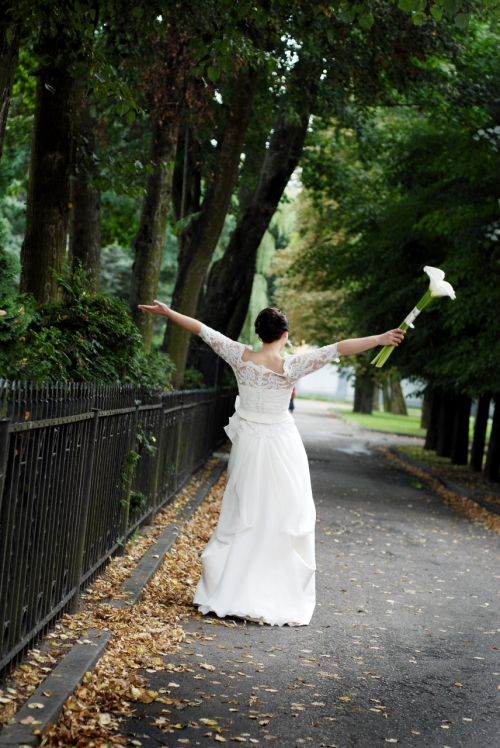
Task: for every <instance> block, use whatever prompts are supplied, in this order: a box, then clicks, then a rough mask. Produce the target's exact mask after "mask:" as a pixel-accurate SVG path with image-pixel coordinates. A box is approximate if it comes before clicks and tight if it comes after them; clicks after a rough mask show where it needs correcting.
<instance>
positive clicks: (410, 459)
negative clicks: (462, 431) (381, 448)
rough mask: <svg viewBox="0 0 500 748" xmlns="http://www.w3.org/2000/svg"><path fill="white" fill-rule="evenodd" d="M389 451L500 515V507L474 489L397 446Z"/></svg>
mask: <svg viewBox="0 0 500 748" xmlns="http://www.w3.org/2000/svg"><path fill="white" fill-rule="evenodd" d="M389 451H390V452H391V453H392V454H393V455H395V456H396V457H397V458H398V459H399V460H402V461H403V462H406V463H408V465H412V466H413V467H416V468H418V469H419V470H421V471H422V472H423V473H426V474H427V475H430V476H431V477H432V478H435V479H436V480H438V481H439V482H440V483H441V484H442V485H443V486H444V487H445V488H447V489H448V490H449V491H453V493H457V494H458V495H459V496H463V498H464V499H470V500H471V501H474V502H475V503H476V504H479V505H480V506H482V507H484V508H485V509H488V510H489V511H490V512H493V513H494V514H498V515H500V509H499V508H498V507H497V506H494V505H493V504H490V502H489V501H486V499H483V498H482V497H481V496H478V495H477V494H476V493H475V492H474V491H470V490H469V489H467V488H463V487H462V486H459V485H457V484H456V483H453V481H451V480H448V479H447V478H443V476H442V475H439V473H436V471H435V470H432V468H429V467H427V465H424V464H423V463H421V462H419V461H418V460H415V459H413V457H409V456H408V455H406V454H405V453H404V452H400V451H399V449H397V448H396V447H389Z"/></svg>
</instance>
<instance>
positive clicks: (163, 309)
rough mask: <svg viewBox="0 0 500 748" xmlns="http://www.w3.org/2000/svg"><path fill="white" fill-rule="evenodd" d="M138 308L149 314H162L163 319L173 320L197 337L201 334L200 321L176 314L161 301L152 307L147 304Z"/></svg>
mask: <svg viewBox="0 0 500 748" xmlns="http://www.w3.org/2000/svg"><path fill="white" fill-rule="evenodd" d="M138 306H139V309H140V310H141V312H146V313H147V314H160V315H162V316H163V317H168V319H171V320H172V322H175V324H176V325H180V326H181V327H183V328H184V329H185V330H189V332H192V333H194V334H195V335H199V334H200V330H201V322H198V320H197V319H194V318H193V317H186V315H185V314H179V312H174V310H173V309H170V307H168V306H167V305H166V304H163V302H161V301H156V299H155V302H154V304H153V305H151V306H148V305H146V304H139V305H138Z"/></svg>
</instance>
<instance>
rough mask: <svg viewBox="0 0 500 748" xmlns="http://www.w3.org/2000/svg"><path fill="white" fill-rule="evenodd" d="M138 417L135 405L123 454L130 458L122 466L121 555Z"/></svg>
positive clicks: (125, 536)
mask: <svg viewBox="0 0 500 748" xmlns="http://www.w3.org/2000/svg"><path fill="white" fill-rule="evenodd" d="M138 418H139V406H138V405H136V406H135V411H134V412H133V414H132V420H131V423H130V432H129V438H128V449H127V454H126V455H125V460H127V458H128V457H129V455H130V459H128V461H126V462H125V464H124V466H123V497H122V517H121V523H120V537H119V540H120V539H123V545H122V547H121V549H120V551H119V552H118V553H117V556H123V555H124V554H125V542H126V538H127V527H128V518H129V514H130V497H131V493H132V480H133V477H134V470H135V464H136V463H135V460H134V459H133V457H132V454H131V453H132V452H133V451H134V452H135V449H134V447H135V437H136V433H137V421H138Z"/></svg>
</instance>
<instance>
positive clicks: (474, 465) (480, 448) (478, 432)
mask: <svg viewBox="0 0 500 748" xmlns="http://www.w3.org/2000/svg"><path fill="white" fill-rule="evenodd" d="M490 403H491V394H490V393H487V394H486V395H481V397H480V398H479V399H478V401H477V403H476V418H475V421H474V438H473V440H472V450H471V453H470V463H469V470H471V471H472V472H474V473H480V472H481V470H482V469H483V457H484V445H485V443H486V430H487V428H488V415H489V412H490Z"/></svg>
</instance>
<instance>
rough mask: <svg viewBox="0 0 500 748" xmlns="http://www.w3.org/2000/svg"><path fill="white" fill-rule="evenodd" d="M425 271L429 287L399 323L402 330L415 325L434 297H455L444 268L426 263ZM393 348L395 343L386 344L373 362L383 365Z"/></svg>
mask: <svg viewBox="0 0 500 748" xmlns="http://www.w3.org/2000/svg"><path fill="white" fill-rule="evenodd" d="M424 273H427V275H428V276H429V280H430V283H429V288H428V289H427V291H426V293H425V294H424V295H423V296H422V298H421V299H420V301H419V302H418V304H417V306H416V307H415V308H414V309H412V311H411V312H410V314H409V315H408V316H407V317H406V318H405V320H404V322H402V323H401V324H400V325H399V329H400V330H408V328H409V327H414V326H415V325H414V324H413V322H414V321H415V319H416V318H417V317H418V315H419V314H420V312H421V311H422V309H425V307H426V306H428V305H429V304H430V303H431V301H432V299H435V298H437V297H438V296H449V297H450V299H454V298H455V291H454V290H453V286H452V285H451V283H448V282H447V281H445V280H444V272H443V271H442V270H440V269H439V268H433V267H430V266H429V265H426V266H425V268H424ZM393 350H394V346H393V345H385V346H384V347H383V348H382V350H381V351H379V353H378V354H377V355H376V356H375V358H374V359H373V361H372V364H375V366H377V367H380V366H383V365H384V364H385V362H386V361H387V359H388V358H389V356H390V355H391V353H392V352H393Z"/></svg>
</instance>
